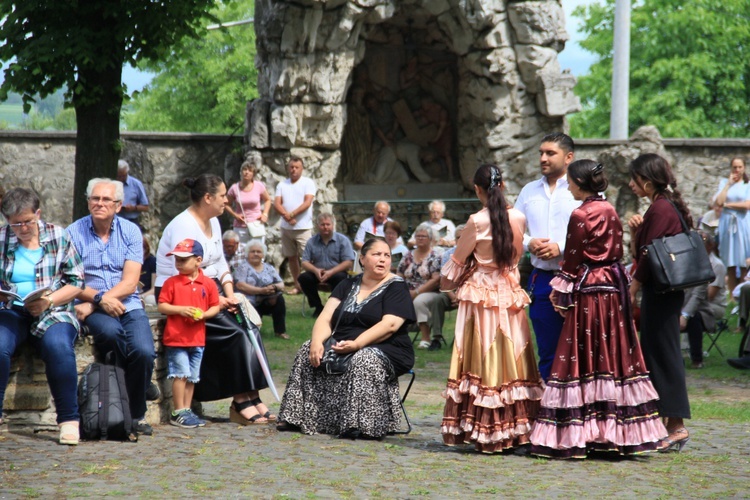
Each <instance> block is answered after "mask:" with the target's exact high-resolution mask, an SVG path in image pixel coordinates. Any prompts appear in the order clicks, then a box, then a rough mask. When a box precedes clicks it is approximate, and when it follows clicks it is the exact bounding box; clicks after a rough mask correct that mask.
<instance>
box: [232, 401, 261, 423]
mask: <svg viewBox="0 0 750 500" xmlns="http://www.w3.org/2000/svg"><path fill="white" fill-rule="evenodd" d="M250 407H253V409H254V410H255V411H256V414H255V415H253V416H252V417H250V418H246V417H245V416H244V415H242V410H246V409H247V408H250ZM261 419H263V420H261ZM229 421H230V422H234V423H235V424H240V425H257V424H267V423H268V418H267V417H264V416H263V415H261V414H260V413H259V412H258V409H257V408H255V404H254V403H253V402H252V401H243V402H242V403H238V402H237V401H234V400H232V406H230V407H229Z"/></svg>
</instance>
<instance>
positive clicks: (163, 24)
mask: <svg viewBox="0 0 750 500" xmlns="http://www.w3.org/2000/svg"><path fill="white" fill-rule="evenodd" d="M213 6H214V0H96V1H93V0H88V1H81V0H79V1H68V0H55V1H51V0H0V60H1V61H3V62H10V63H9V64H8V66H7V67H6V68H5V69H4V77H5V79H4V81H3V83H2V85H1V86H0V100H5V99H6V98H7V97H8V93H9V92H10V91H15V92H19V93H21V94H22V96H23V101H24V111H26V112H28V111H29V109H30V108H31V103H32V102H34V95H35V94H39V95H40V96H41V97H46V96H48V95H50V94H52V93H53V92H55V90H57V89H59V88H62V87H63V86H66V85H67V88H68V91H67V94H66V98H67V99H68V101H69V102H70V103H71V104H72V105H73V107H74V109H75V112H76V119H77V122H78V132H77V138H76V159H75V162H76V173H75V189H74V191H75V192H74V206H73V211H74V217H80V216H82V215H84V214H85V213H86V211H87V210H86V204H85V198H84V192H85V187H86V183H87V182H88V180H89V179H90V178H92V177H100V176H109V177H113V176H114V175H115V173H116V170H117V168H116V165H117V159H118V156H119V143H120V142H119V136H120V132H119V120H120V109H121V107H122V102H123V98H124V96H125V92H126V89H125V88H124V87H123V86H122V67H123V65H124V64H131V65H135V64H137V62H138V61H140V60H141V59H144V58H147V59H152V60H157V59H159V58H161V57H164V56H166V55H167V54H168V53H169V51H170V49H171V47H172V46H173V45H175V43H177V42H179V41H180V40H181V39H182V38H183V37H185V36H196V33H197V32H198V30H200V29H201V20H202V18H203V17H204V16H206V15H207V12H208V10H209V9H210V8H212V7H213Z"/></svg>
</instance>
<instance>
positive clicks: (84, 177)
mask: <svg viewBox="0 0 750 500" xmlns="http://www.w3.org/2000/svg"><path fill="white" fill-rule="evenodd" d="M110 64H111V66H110V67H108V68H105V69H104V70H93V69H82V70H81V69H79V72H78V80H77V85H79V86H80V88H81V91H80V92H74V94H73V106H74V107H75V110H76V120H77V122H78V133H77V134H76V169H75V180H74V184H73V186H74V187H73V220H77V219H79V218H81V217H83V216H85V215H88V213H89V210H88V203H87V201H86V186H87V185H88V182H89V180H91V179H93V178H95V177H108V178H110V179H114V178H115V176H116V175H117V160H118V159H119V158H120V150H121V149H122V147H121V145H120V109H121V108H122V99H123V96H122V89H121V86H122V61H119V64H118V63H117V61H112V62H111V63H110ZM82 96H83V97H82ZM93 96H96V97H93Z"/></svg>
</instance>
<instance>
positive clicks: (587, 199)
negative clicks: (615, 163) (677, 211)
mask: <svg viewBox="0 0 750 500" xmlns="http://www.w3.org/2000/svg"><path fill="white" fill-rule="evenodd" d="M603 170H604V169H603V167H602V165H601V164H597V163H595V162H593V161H591V160H578V161H576V162H573V163H571V164H570V165H569V167H568V182H569V185H570V191H571V192H572V194H573V197H574V198H575V199H577V200H581V201H583V204H582V205H581V206H580V207H579V208H577V209H576V210H575V211H574V212H573V214H572V215H571V217H570V222H569V224H568V236H567V238H568V242H567V244H566V245H565V255H564V260H563V263H562V270H561V272H560V273H559V274H558V275H557V276H556V277H555V278H554V279H553V280H552V282H551V283H550V284H551V285H552V288H553V292H552V295H551V299H552V303H553V304H555V307H557V308H558V309H559V310H560V311H561V312H562V314H564V315H565V324H564V325H563V330H562V334H561V335H560V340H559V342H558V344H557V351H556V356H555V361H554V363H553V364H552V373H551V377H550V379H549V381H548V382H547V388H546V389H545V391H544V396H543V397H542V403H541V409H540V410H539V413H538V414H537V420H536V422H535V423H534V428H533V430H532V433H531V444H532V446H531V453H532V454H535V455H540V456H546V457H553V458H585V457H586V453H587V452H588V451H608V452H614V453H617V454H620V455H633V454H639V453H644V452H649V451H656V450H657V446H658V445H659V441H660V440H661V439H663V438H664V437H665V436H666V435H667V431H666V429H665V428H664V425H663V424H662V422H661V420H660V419H659V414H658V411H657V408H656V401H657V399H658V396H657V393H656V391H655V390H654V387H653V385H652V384H651V380H650V379H649V376H648V372H647V370H646V364H645V362H644V361H643V355H642V354H641V346H640V343H639V342H638V337H637V335H636V329H635V324H634V322H633V318H632V314H631V304H630V295H629V291H628V282H629V277H628V275H627V274H626V272H625V270H624V268H623V266H622V264H621V263H620V259H621V258H622V253H623V247H622V234H623V231H622V224H621V223H620V219H619V217H618V216H617V212H615V209H614V207H612V205H611V204H610V203H609V202H607V201H606V200H605V199H604V198H603V197H602V196H600V195H598V194H597V193H600V192H603V191H604V190H605V189H606V188H607V179H606V177H605V175H604V171H603Z"/></svg>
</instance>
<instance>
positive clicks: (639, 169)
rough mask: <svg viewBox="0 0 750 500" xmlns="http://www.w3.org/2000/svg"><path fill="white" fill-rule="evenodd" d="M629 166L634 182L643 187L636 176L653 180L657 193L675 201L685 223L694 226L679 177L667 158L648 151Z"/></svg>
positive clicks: (649, 180)
mask: <svg viewBox="0 0 750 500" xmlns="http://www.w3.org/2000/svg"><path fill="white" fill-rule="evenodd" d="M629 168H630V178H631V179H633V182H635V183H636V184H638V185H639V186H641V189H643V186H642V185H641V184H640V181H639V180H638V179H637V178H636V176H638V177H641V178H642V179H644V180H646V181H648V182H651V184H653V185H654V189H656V193H657V194H659V195H662V196H664V197H665V198H667V199H668V200H670V201H671V202H672V203H674V204H675V206H676V207H677V210H679V211H680V214H681V215H682V217H683V218H684V219H685V223H686V224H687V225H688V226H690V227H693V216H692V215H690V210H688V207H687V204H686V203H685V201H684V200H683V199H682V194H681V193H680V191H679V189H677V179H675V177H674V173H673V172H672V167H670V166H669V162H668V161H667V160H665V159H664V158H662V157H661V156H659V155H657V154H654V153H646V154H642V155H641V156H639V157H638V158H636V159H635V160H633V161H632V162H630V166H629ZM644 184H645V183H644Z"/></svg>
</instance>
